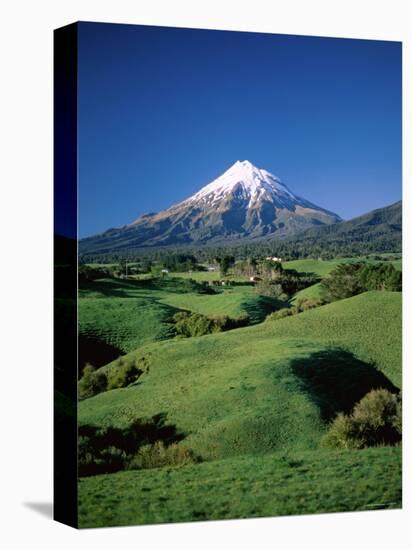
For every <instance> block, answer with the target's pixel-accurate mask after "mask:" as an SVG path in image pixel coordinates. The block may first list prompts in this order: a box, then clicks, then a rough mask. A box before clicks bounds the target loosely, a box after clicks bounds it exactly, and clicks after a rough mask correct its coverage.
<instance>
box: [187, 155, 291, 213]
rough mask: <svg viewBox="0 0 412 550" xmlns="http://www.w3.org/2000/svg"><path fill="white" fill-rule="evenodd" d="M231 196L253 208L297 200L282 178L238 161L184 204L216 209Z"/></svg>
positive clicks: (246, 161)
mask: <svg viewBox="0 0 412 550" xmlns="http://www.w3.org/2000/svg"><path fill="white" fill-rule="evenodd" d="M231 194H236V195H237V196H238V197H239V198H243V199H247V201H248V207H249V208H250V207H252V206H253V205H254V204H255V203H256V202H259V201H261V200H264V199H266V200H269V201H271V202H272V201H273V199H276V200H277V201H279V202H280V203H283V202H284V201H290V200H293V199H294V198H295V195H294V194H293V193H292V192H291V191H290V190H289V189H288V188H287V186H286V185H285V184H284V183H282V182H281V181H280V179H279V178H278V177H276V176H274V175H273V174H271V173H270V172H268V171H267V170H263V169H260V168H257V167H256V166H255V165H254V164H252V163H251V162H250V161H248V160H243V161H240V160H238V161H236V162H235V163H234V164H233V165H232V166H231V167H230V168H229V169H228V170H226V172H224V173H223V174H222V175H221V176H219V177H218V178H216V179H215V180H213V181H212V182H211V183H209V184H208V185H206V186H205V187H203V188H202V189H201V190H200V191H198V192H197V193H195V194H194V195H192V196H191V197H190V198H189V199H186V200H185V201H183V203H182V204H184V203H194V202H202V203H206V204H208V205H214V204H216V203H218V202H219V201H221V200H222V199H224V198H225V196H228V195H231Z"/></svg>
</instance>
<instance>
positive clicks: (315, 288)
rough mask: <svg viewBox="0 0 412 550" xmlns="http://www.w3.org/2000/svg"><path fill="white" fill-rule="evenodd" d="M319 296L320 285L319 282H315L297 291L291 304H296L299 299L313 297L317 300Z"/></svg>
mask: <svg viewBox="0 0 412 550" xmlns="http://www.w3.org/2000/svg"><path fill="white" fill-rule="evenodd" d="M320 298H321V286H320V283H316V284H315V285H312V286H308V287H307V288H304V289H303V290H300V291H299V292H297V293H296V294H295V295H294V296H293V298H292V300H291V303H292V304H296V303H297V302H298V301H299V300H306V299H314V300H319V299H320Z"/></svg>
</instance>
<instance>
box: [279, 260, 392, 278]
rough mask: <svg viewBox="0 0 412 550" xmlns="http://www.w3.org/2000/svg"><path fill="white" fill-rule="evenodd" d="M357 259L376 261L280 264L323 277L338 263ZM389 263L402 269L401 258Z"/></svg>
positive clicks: (323, 261) (321, 261)
mask: <svg viewBox="0 0 412 550" xmlns="http://www.w3.org/2000/svg"><path fill="white" fill-rule="evenodd" d="M359 261H367V262H370V263H376V262H375V261H373V260H366V259H365V258H338V259H336V260H314V259H307V260H292V261H290V262H283V263H282V265H283V267H284V268H285V269H296V271H300V272H304V273H315V274H316V275H318V276H319V277H321V278H323V277H326V276H327V275H329V273H330V272H331V271H333V270H334V269H335V267H336V266H337V265H339V264H343V263H349V262H359ZM391 263H392V264H393V265H394V267H395V268H396V269H398V270H399V271H402V260H392V261H391Z"/></svg>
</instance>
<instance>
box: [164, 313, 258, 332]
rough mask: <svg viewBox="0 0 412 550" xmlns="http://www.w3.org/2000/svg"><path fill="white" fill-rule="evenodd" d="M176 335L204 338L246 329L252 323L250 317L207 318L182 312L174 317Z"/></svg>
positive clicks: (243, 315) (245, 315)
mask: <svg viewBox="0 0 412 550" xmlns="http://www.w3.org/2000/svg"><path fill="white" fill-rule="evenodd" d="M173 320H174V322H175V330H176V333H177V334H178V335H180V336H186V337H191V336H203V335H205V334H212V333H214V332H223V331H225V330H232V329H234V328H239V327H245V326H247V325H248V324H249V323H250V318H249V315H247V314H242V315H240V316H239V317H238V318H236V319H233V318H231V317H228V316H227V315H222V316H217V317H206V315H202V314H201V313H189V312H187V311H181V312H179V313H176V314H175V315H174V316H173Z"/></svg>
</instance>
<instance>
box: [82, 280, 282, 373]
mask: <svg viewBox="0 0 412 550" xmlns="http://www.w3.org/2000/svg"><path fill="white" fill-rule="evenodd" d="M281 307H285V303H283V302H280V301H279V300H276V299H274V298H268V297H265V296H260V295H258V294H257V293H256V292H255V290H254V289H253V288H252V287H251V286H250V285H241V286H232V287H226V288H224V287H220V288H219V291H218V292H217V293H216V294H204V293H203V292H202V291H201V288H199V286H198V285H196V283H194V284H192V283H191V282H190V281H189V280H184V279H182V278H180V277H166V278H165V279H164V280H158V281H154V280H146V281H144V280H142V281H133V280H127V281H125V280H121V279H110V278H107V279H99V280H97V281H94V282H90V283H87V284H83V285H82V287H81V288H80V290H79V333H80V364H81V366H83V365H84V364H85V363H86V362H89V363H91V364H93V365H94V366H102V365H104V364H106V363H109V362H110V361H112V360H113V359H115V358H117V357H118V356H119V355H122V354H125V353H129V352H130V351H132V350H135V349H137V348H140V347H141V346H143V345H145V344H147V343H149V342H156V341H158V340H164V339H167V338H172V337H173V336H174V333H173V326H172V324H171V321H172V317H173V315H174V314H175V313H176V312H177V311H180V310H188V311H193V312H197V313H202V314H203V315H208V316H216V315H228V316H230V317H239V316H240V315H242V314H245V313H247V314H248V315H249V316H250V319H251V323H258V322H261V321H263V320H264V319H265V317H266V316H267V315H268V314H269V313H271V312H272V311H275V310H276V309H279V308H281Z"/></svg>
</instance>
